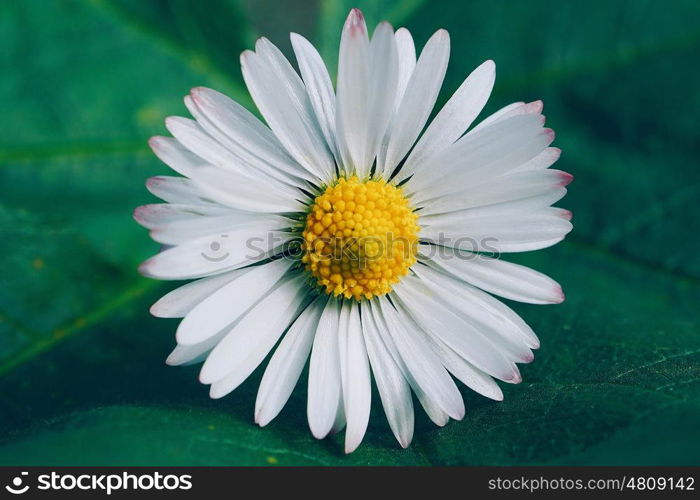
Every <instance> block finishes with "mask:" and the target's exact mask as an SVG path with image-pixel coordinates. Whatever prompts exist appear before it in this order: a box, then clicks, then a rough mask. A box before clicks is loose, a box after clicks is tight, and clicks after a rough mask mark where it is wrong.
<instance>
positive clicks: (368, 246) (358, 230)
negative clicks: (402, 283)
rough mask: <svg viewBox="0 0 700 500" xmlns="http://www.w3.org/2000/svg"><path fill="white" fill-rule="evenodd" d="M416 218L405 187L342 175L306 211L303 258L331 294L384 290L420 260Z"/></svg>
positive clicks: (362, 295) (365, 294)
mask: <svg viewBox="0 0 700 500" xmlns="http://www.w3.org/2000/svg"><path fill="white" fill-rule="evenodd" d="M417 219H418V216H417V215H416V214H415V213H414V212H413V210H412V208H411V206H410V204H409V202H408V199H407V198H406V196H405V195H404V194H403V191H402V190H401V188H397V187H395V186H393V185H391V184H388V183H387V182H386V181H384V180H368V181H364V182H361V181H359V180H358V178H357V177H350V178H348V179H345V178H340V179H338V181H337V182H335V183H334V184H332V185H330V186H328V188H326V190H325V191H324V192H323V193H322V194H320V195H319V196H317V197H316V199H315V200H314V203H313V205H312V206H311V211H310V212H309V215H308V216H307V217H306V226H305V227H304V232H303V238H304V242H303V250H304V253H303V257H302V262H303V263H304V264H305V266H306V270H307V271H309V272H310V273H311V274H312V275H313V277H314V278H315V279H316V280H317V282H318V285H319V286H320V287H322V288H323V289H324V290H325V292H326V293H328V294H333V295H335V296H339V295H343V296H344V297H346V298H351V297H354V298H355V299H357V300H360V299H362V298H366V299H371V298H372V297H374V296H377V295H384V294H385V293H388V292H390V291H391V287H392V285H393V284H395V283H397V282H398V281H399V280H400V279H401V277H402V276H404V275H406V273H408V269H409V268H410V267H411V266H412V265H413V264H414V263H415V262H416V249H417V243H418V224H417Z"/></svg>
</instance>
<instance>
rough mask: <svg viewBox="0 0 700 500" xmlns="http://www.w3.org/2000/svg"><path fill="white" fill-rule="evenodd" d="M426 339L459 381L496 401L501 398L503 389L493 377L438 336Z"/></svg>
mask: <svg viewBox="0 0 700 500" xmlns="http://www.w3.org/2000/svg"><path fill="white" fill-rule="evenodd" d="M428 340H429V341H430V343H431V344H432V346H433V350H434V351H435V354H437V355H438V357H439V358H440V361H441V362H442V364H443V365H444V366H445V368H447V370H448V371H449V372H450V373H451V374H452V375H454V376H455V377H456V378H457V379H459V381H460V382H462V383H463V384H464V385H466V386H467V387H469V388H470V389H471V390H473V391H475V392H478V393H479V394H481V395H482V396H486V397H487V398H490V399H495V400H496V401H502V400H503V391H502V390H501V388H500V387H498V384H497V383H496V381H495V380H494V379H492V378H491V377H490V376H489V375H487V374H486V373H484V372H482V371H481V370H479V369H478V368H475V367H474V366H473V365H472V364H470V363H469V362H468V361H467V360H465V359H464V358H462V357H461V356H460V355H459V354H457V353H456V352H455V351H454V349H451V348H450V347H449V346H448V345H447V344H445V343H444V342H443V341H442V340H440V339H439V338H437V337H434V336H433V337H429V339H428Z"/></svg>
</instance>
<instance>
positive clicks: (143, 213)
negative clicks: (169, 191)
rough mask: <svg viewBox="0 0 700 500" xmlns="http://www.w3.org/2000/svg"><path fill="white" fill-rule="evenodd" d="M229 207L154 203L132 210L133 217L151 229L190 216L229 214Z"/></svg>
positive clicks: (199, 217)
mask: <svg viewBox="0 0 700 500" xmlns="http://www.w3.org/2000/svg"><path fill="white" fill-rule="evenodd" d="M232 213H233V211H232V210H231V209H230V208H226V207H222V206H218V205H202V204H180V203H154V204H151V205H141V206H140V207H137V208H136V210H134V219H135V220H136V222H138V223H139V224H141V225H142V226H143V227H146V228H148V229H153V228H156V227H158V226H162V225H163V224H170V223H173V222H178V221H182V220H187V219H192V218H198V219H202V218H206V217H208V216H210V217H219V216H226V215H231V214H232Z"/></svg>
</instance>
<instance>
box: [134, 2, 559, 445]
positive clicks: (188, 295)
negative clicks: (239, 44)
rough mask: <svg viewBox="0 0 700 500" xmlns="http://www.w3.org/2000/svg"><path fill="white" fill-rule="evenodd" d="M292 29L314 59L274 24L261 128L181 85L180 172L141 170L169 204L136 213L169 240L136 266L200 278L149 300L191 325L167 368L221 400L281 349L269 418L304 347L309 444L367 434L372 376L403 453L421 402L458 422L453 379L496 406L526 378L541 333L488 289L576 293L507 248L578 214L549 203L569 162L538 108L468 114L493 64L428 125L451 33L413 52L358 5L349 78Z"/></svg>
mask: <svg viewBox="0 0 700 500" xmlns="http://www.w3.org/2000/svg"><path fill="white" fill-rule="evenodd" d="M291 41H292V47H293V49H294V54H295V56H296V62H297V65H298V68H299V73H297V71H296V70H295V69H294V67H293V66H292V64H291V63H290V62H289V61H288V60H287V59H286V58H285V56H284V55H283V54H282V53H281V52H280V50H279V49H278V48H277V47H275V46H274V45H273V44H272V43H270V41H268V40H267V39H265V38H261V39H260V40H258V41H257V43H256V46H255V51H246V52H244V53H243V54H242V55H241V65H242V69H243V77H244V79H245V83H246V85H247V87H248V90H249V91H250V95H251V96H252V98H253V100H254V101H255V104H256V105H257V107H258V110H259V111H260V114H261V115H262V116H263V117H264V119H265V122H266V124H264V123H262V122H261V121H259V120H258V119H257V118H256V117H255V116H254V115H253V114H251V113H250V112H249V111H247V110H246V109H245V108H243V107H242V106H240V105H239V104H237V103H236V102H234V101H232V100H231V99H229V98H228V97H226V96H224V95H222V94H220V93H218V92H216V91H214V90H210V89H206V88H201V87H198V88H195V89H192V91H191V93H190V94H189V95H188V96H187V97H185V104H186V106H187V109H188V110H189V112H190V113H191V114H192V116H193V117H194V120H192V119H187V118H180V117H170V118H168V119H167V120H166V126H167V129H168V130H169V132H170V133H171V134H172V135H173V138H168V137H154V138H152V139H151V141H150V145H151V147H152V148H153V151H154V152H155V153H156V155H157V156H158V157H159V158H160V159H161V160H162V161H163V162H165V163H166V164H167V165H168V166H170V167H171V168H172V169H173V170H175V171H176V172H177V173H179V174H181V176H179V177H154V178H152V179H150V180H149V181H148V183H147V186H148V189H149V190H150V191H151V192H152V193H153V194H154V195H155V196H157V197H158V198H161V199H162V200H164V201H165V203H161V204H153V205H146V206H142V207H139V208H137V209H136V212H135V218H136V220H137V221H138V222H139V223H141V224H142V225H143V226H145V227H146V228H148V229H149V230H150V234H151V236H152V238H153V239H154V240H155V241H157V242H159V243H161V244H162V245H163V249H162V251H161V252H160V253H158V254H157V255H155V256H154V257H152V258H151V259H149V260H147V261H146V262H144V263H143V264H142V266H141V268H140V270H141V272H142V273H143V274H144V275H146V276H149V277H152V278H157V279H163V280H194V281H191V282H189V283H187V284H185V285H184V286H181V287H179V288H177V289H175V290H173V291H172V292H170V293H168V294H167V295H165V296H164V297H162V298H161V299H160V300H159V301H158V302H156V303H155V304H154V305H153V307H152V309H151V312H152V313H153V314H154V315H155V316H158V317H164V318H182V321H181V322H180V324H179V326H178V328H177V334H176V338H177V346H176V347H175V350H174V351H173V352H172V353H171V354H170V356H169V357H168V359H167V363H168V364H170V365H184V364H190V363H198V362H202V361H203V362H204V364H203V366H202V369H201V372H200V376H199V378H200V381H201V382H202V383H204V384H208V385H210V386H211V388H210V394H211V397H212V398H220V397H222V396H225V395H226V394H228V393H229V392H231V391H233V390H234V389H235V388H236V387H238V386H239V385H240V384H241V383H243V382H244V381H245V380H246V379H247V378H248V377H249V376H250V375H251V373H253V371H254V370H255V369H256V368H257V367H258V366H259V365H260V364H261V363H262V362H263V361H264V360H265V359H266V358H267V357H268V355H269V354H270V353H271V352H273V351H274V353H273V354H272V356H271V358H270V360H269V363H268V364H267V367H266V369H265V372H264V375H263V378H262V382H261V384H260V388H259V391H258V395H257V400H256V403H255V421H256V422H257V423H258V424H259V425H261V426H264V425H267V424H268V423H269V422H270V421H271V420H272V419H274V418H275V417H276V416H277V415H278V413H279V412H280V410H281V409H282V407H283V406H284V404H285V403H286V402H287V400H288V399H289V397H290V394H291V393H292V390H293V388H294V386H295V385H296V383H297V381H298V379H299V378H300V376H301V373H302V371H303V370H304V367H305V366H306V363H307V360H309V368H308V405H307V414H308V422H309V427H310V429H311V432H312V434H313V435H314V436H315V437H316V438H319V439H320V438H323V437H325V436H327V435H328V434H330V433H332V432H336V431H339V430H341V429H342V428H344V427H345V428H346V431H345V451H346V452H348V453H349V452H352V451H353V450H354V449H355V448H357V446H358V445H359V444H360V442H361V441H362V439H363V436H364V434H365V431H366V429H367V425H368V420H369V416H370V404H371V394H372V389H371V380H372V378H374V381H375V383H376V386H377V390H378V394H379V397H380V399H381V402H382V406H383V407H384V412H385V414H386V417H387V420H388V422H389V426H390V427H391V430H392V431H393V433H394V435H395V436H396V439H397V440H398V441H399V443H400V444H401V446H403V447H406V446H408V445H409V443H410V442H411V439H412V436H413V428H414V411H413V405H414V402H413V395H415V397H416V401H417V402H418V403H419V404H420V405H421V406H422V407H423V409H424V410H425V412H426V413H427V415H428V416H429V417H430V419H431V420H432V421H433V422H435V423H436V424H437V425H440V426H443V425H445V424H446V423H447V422H448V420H449V419H450V418H453V419H457V420H459V419H462V418H463V417H464V413H465V410H464V403H463V400H462V396H461V394H460V392H459V390H458V388H457V385H456V384H455V379H457V380H459V381H461V382H462V383H464V384H465V385H467V386H468V387H470V388H471V389H473V390H474V391H476V392H478V393H480V394H482V395H484V396H486V397H488V398H491V399H495V400H501V399H502V398H503V394H502V392H501V389H500V388H499V386H498V385H497V383H496V381H495V380H500V381H503V382H508V383H518V382H520V381H521V376H520V374H519V371H518V368H517V366H516V363H528V362H530V361H532V359H533V354H532V349H536V348H537V347H538V346H539V341H538V339H537V337H536V336H535V334H534V333H533V331H532V330H531V329H530V328H529V327H528V325H527V324H525V322H524V321H523V320H522V319H521V318H520V317H518V316H517V315H516V314H515V313H514V312H513V311H512V310H511V309H510V308H508V307H507V306H506V305H504V304H503V303H501V302H500V301H498V300H497V299H495V298H494V297H493V295H498V296H501V297H505V298H507V299H511V300H516V301H521V302H528V303H533V304H549V303H559V302H561V301H562V300H564V295H563V293H562V290H561V287H560V286H559V285H558V284H557V283H555V282H554V281H553V280H551V279H550V278H548V277H547V276H544V275H543V274H540V273H539V272H536V271H533V270H531V269H529V268H526V267H523V266H520V265H516V264H511V263H507V262H504V261H502V260H500V259H498V258H497V256H498V255H500V254H501V253H505V252H523V251H527V250H536V249H540V248H545V247H549V246H551V245H554V244H555V243H557V242H559V241H561V240H562V239H563V238H564V236H565V235H566V234H567V233H568V232H569V231H570V230H571V228H572V226H571V223H570V222H569V221H570V218H571V213H570V212H568V211H567V210H562V209H560V208H554V207H552V206H551V205H552V204H553V203H555V202H557V201H558V200H559V199H561V198H562V197H563V196H564V194H565V193H566V189H565V187H564V186H566V184H568V183H569V182H570V181H571V179H572V177H571V175H569V174H567V173H564V172H561V171H558V170H553V169H550V168H548V167H550V166H551V165H552V164H553V163H554V162H555V161H556V160H557V159H558V157H559V154H560V151H559V150H558V149H556V148H552V147H549V145H550V144H551V142H552V141H553V139H554V133H553V132H552V130H550V129H548V128H544V127H543V125H544V117H543V116H542V114H541V112H542V103H541V102H540V101H537V102H531V103H522V102H517V103H514V104H511V105H508V106H506V107H504V108H502V109H501V110H500V111H497V112H496V113H494V114H493V115H491V116H489V117H487V118H486V119H484V120H483V121H481V122H480V123H479V124H478V125H476V126H474V127H472V128H471V129H470V126H471V125H472V122H473V121H474V120H475V118H476V117H477V115H479V113H480V112H481V110H482V108H483V107H484V105H485V103H486V101H487V99H488V97H489V95H490V93H491V89H492V87H493V83H494V79H495V66H494V63H493V61H486V62H484V63H483V64H482V65H481V66H479V67H478V68H476V69H475V70H474V71H473V72H472V73H471V74H470V75H469V77H468V78H467V79H466V80H465V81H464V83H463V84H462V85H461V86H460V87H459V89H457V91H456V92H455V93H454V95H453V96H452V97H451V98H450V100H449V101H448V102H447V103H446V104H445V105H444V106H443V107H442V109H441V110H440V111H439V112H438V113H437V115H436V116H435V118H434V119H433V120H432V121H431V122H430V123H429V124H428V125H427V127H426V124H427V122H428V117H429V115H430V114H431V111H432V109H433V106H434V105H435V101H436V99H437V96H438V92H439V90H440V87H441V85H442V81H443V78H444V76H445V71H446V68H447V62H448V59H449V51H450V40H449V36H448V33H447V32H446V31H445V30H439V31H437V32H436V33H435V34H434V35H433V36H432V37H431V38H430V39H429V40H428V42H427V43H426V45H425V47H423V50H422V51H421V52H420V56H419V57H416V51H415V47H414V43H413V39H412V38H411V34H410V33H409V32H408V31H407V30H406V29H404V28H401V29H399V30H397V31H396V32H394V30H393V28H392V27H391V25H389V24H388V23H386V22H384V23H381V24H379V25H378V26H377V28H376V29H375V30H374V32H373V33H372V36H371V37H369V36H368V32H367V27H366V25H365V21H364V18H363V16H362V13H361V12H360V11H359V10H357V9H354V10H352V11H351V12H350V14H349V16H348V18H347V20H346V22H345V26H344V27H343V31H342V37H341V42H340V54H339V64H338V78H337V82H336V89H335V90H334V88H333V85H332V82H331V78H330V76H329V73H328V70H327V69H326V66H325V65H324V63H323V61H322V59H321V57H320V56H319V53H318V52H317V51H316V49H315V48H314V47H313V46H312V45H311V43H309V42H308V41H307V40H306V39H304V38H303V37H301V36H299V35H297V34H294V33H293V34H292V35H291ZM424 129H425V130H424ZM485 254H487V255H485ZM492 254H496V255H495V256H490V255H492ZM494 379H495V380H494Z"/></svg>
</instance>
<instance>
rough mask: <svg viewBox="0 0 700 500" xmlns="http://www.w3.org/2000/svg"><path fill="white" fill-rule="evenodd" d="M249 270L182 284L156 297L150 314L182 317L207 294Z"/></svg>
mask: <svg viewBox="0 0 700 500" xmlns="http://www.w3.org/2000/svg"><path fill="white" fill-rule="evenodd" d="M249 270H250V268H247V269H237V270H235V271H229V272H227V273H222V274H218V275H216V276H210V277H208V278H202V279H199V280H196V281H192V282H190V283H187V284H186V285H182V286H181V287H178V288H176V289H174V290H173V291H171V292H169V293H167V294H166V295H164V296H162V297H161V298H160V299H158V301H157V302H156V303H155V304H153V305H152V306H151V314H152V315H153V316H156V317H158V318H183V317H185V315H186V314H187V313H188V312H190V311H191V310H192V308H193V307H194V306H196V305H197V304H199V303H200V302H201V301H203V300H204V299H206V298H207V297H209V295H211V294H212V293H214V292H215V291H216V290H218V289H219V288H221V287H222V286H224V285H225V284H227V283H229V282H231V281H233V280H235V279H236V278H238V277H239V276H241V275H243V274H245V273H247V272H248V271H249Z"/></svg>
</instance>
